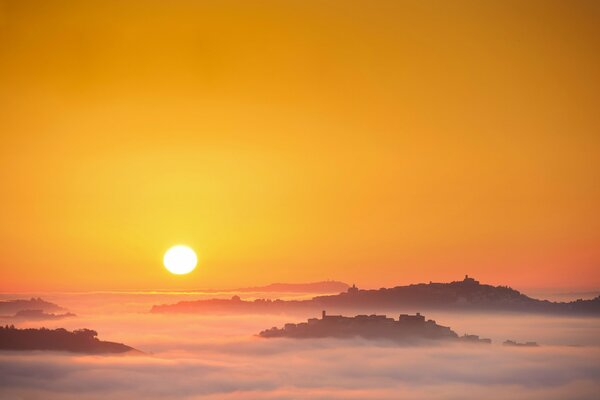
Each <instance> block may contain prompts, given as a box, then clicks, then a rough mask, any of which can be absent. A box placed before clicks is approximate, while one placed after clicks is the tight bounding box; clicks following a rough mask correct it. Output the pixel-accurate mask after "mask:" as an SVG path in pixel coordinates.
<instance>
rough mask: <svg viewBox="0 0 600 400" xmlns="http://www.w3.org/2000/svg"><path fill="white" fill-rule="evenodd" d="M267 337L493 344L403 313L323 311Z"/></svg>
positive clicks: (269, 332)
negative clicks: (419, 340)
mask: <svg viewBox="0 0 600 400" xmlns="http://www.w3.org/2000/svg"><path fill="white" fill-rule="evenodd" d="M259 335H260V336H262V337H264V338H274V337H290V338H297V339H302V338H325V337H335V338H350V337H357V336H358V337H362V338H366V339H389V340H393V341H398V342H406V341H409V340H415V339H427V340H440V339H446V340H460V341H465V342H470V343H485V344H491V343H492V341H491V339H480V338H479V336H477V335H464V336H461V337H459V336H458V334H457V333H456V332H454V331H453V330H452V329H450V328H449V327H447V326H442V325H438V324H437V323H436V322H435V321H434V320H431V319H429V320H426V319H425V316H424V315H421V314H420V313H416V314H415V315H409V314H401V315H400V316H399V317H398V319H397V320H395V319H393V318H388V317H387V316H385V315H375V314H373V315H357V316H355V317H344V316H342V315H327V313H326V311H322V315H321V319H318V318H310V319H309V320H308V321H307V322H301V323H299V324H292V323H288V324H285V325H284V327H283V328H281V329H279V328H276V327H273V328H271V329H267V330H264V331H262V332H260V333H259Z"/></svg>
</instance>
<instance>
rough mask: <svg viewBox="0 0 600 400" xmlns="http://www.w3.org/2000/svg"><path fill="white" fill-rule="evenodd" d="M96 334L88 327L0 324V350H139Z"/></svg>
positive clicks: (121, 351)
mask: <svg viewBox="0 0 600 400" xmlns="http://www.w3.org/2000/svg"><path fill="white" fill-rule="evenodd" d="M97 336H98V333H97V332H96V331H93V330H91V329H79V330H76V331H73V332H70V331H67V330H66V329H63V328H58V329H46V328H40V329H32V328H30V329H17V328H15V327H14V326H12V325H11V326H8V325H7V326H4V327H2V326H0V350H54V351H70V352H74V353H88V354H111V353H126V352H129V351H134V352H139V351H138V350H135V349H134V348H133V347H129V346H126V345H124V344H122V343H114V342H104V341H101V340H99V339H98V338H97Z"/></svg>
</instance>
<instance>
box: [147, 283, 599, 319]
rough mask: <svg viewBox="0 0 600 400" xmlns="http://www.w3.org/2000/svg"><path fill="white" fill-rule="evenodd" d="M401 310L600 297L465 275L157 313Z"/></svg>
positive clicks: (591, 310) (578, 304)
mask: <svg viewBox="0 0 600 400" xmlns="http://www.w3.org/2000/svg"><path fill="white" fill-rule="evenodd" d="M399 308H417V309H428V310H431V309H439V310H453V311H510V312H535V313H570V314H600V296H598V297H596V298H594V299H592V300H581V299H580V300H577V301H572V302H551V301H548V300H538V299H534V298H531V297H529V296H526V295H525V294H523V293H520V292H519V291H517V290H515V289H512V288H510V287H508V286H492V285H485V284H480V283H479V282H478V281H476V280H475V279H473V278H470V277H468V276H465V278H464V279H463V280H461V281H454V282H449V283H433V282H430V283H419V284H413V285H408V286H396V287H393V288H381V289H374V290H361V289H358V288H357V287H356V286H352V287H350V288H348V290H347V291H345V292H342V293H339V294H336V295H326V296H317V297H314V298H312V299H310V300H289V301H284V300H269V299H266V300H265V299H257V300H254V301H245V300H242V299H240V297H239V296H233V297H232V298H231V299H209V300H196V301H181V302H179V303H175V304H163V305H155V306H154V307H152V309H151V312H153V313H195V312H198V313H203V312H208V313H210V312H224V313H230V312H234V313H235V312H243V313H270V312H275V313H279V312H288V311H293V310H299V309H311V310H315V309H350V310H370V311H378V310H394V309H399Z"/></svg>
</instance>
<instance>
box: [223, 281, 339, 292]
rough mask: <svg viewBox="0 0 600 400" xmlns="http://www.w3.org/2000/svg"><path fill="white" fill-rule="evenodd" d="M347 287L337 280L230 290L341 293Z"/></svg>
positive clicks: (276, 284)
mask: <svg viewBox="0 0 600 400" xmlns="http://www.w3.org/2000/svg"><path fill="white" fill-rule="evenodd" d="M349 287H350V286H349V285H348V284H347V283H344V282H339V281H322V282H310V283H271V284H270V285H266V286H254V287H246V288H239V289H235V290H232V292H282V293H285V292H287V293H341V292H345V291H346V290H348V288H349Z"/></svg>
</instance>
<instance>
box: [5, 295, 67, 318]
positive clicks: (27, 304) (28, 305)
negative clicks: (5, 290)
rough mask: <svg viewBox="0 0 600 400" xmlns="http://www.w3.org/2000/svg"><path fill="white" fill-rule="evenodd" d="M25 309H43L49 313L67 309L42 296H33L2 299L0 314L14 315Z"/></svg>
mask: <svg viewBox="0 0 600 400" xmlns="http://www.w3.org/2000/svg"><path fill="white" fill-rule="evenodd" d="M25 310H41V311H43V312H47V313H52V312H64V311H66V310H65V309H64V308H63V307H60V306H58V305H56V304H54V303H50V302H48V301H45V300H42V299H41V298H40V297H38V298H35V297H32V298H31V299H29V300H23V299H19V300H3V301H0V315H9V314H10V315H12V314H16V313H18V312H19V311H25Z"/></svg>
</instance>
